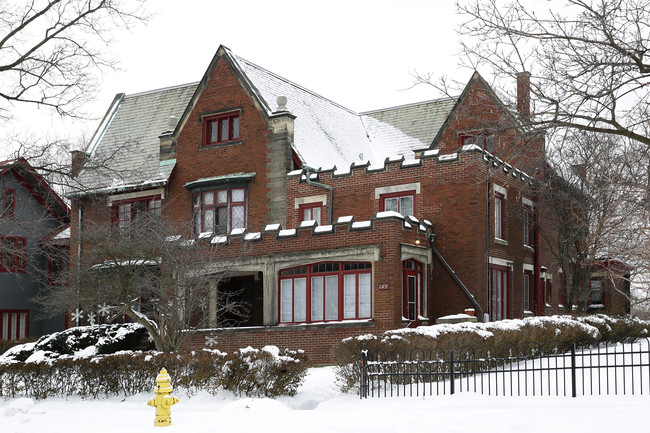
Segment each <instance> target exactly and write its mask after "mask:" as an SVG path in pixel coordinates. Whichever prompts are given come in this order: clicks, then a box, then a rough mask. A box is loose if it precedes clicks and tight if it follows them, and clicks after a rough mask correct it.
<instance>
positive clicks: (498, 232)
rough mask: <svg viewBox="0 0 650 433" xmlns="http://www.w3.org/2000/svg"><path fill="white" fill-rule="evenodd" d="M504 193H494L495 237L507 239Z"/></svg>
mask: <svg viewBox="0 0 650 433" xmlns="http://www.w3.org/2000/svg"><path fill="white" fill-rule="evenodd" d="M504 201H505V200H504V195H503V194H501V193H498V192H495V193H494V237H495V238H498V239H505V215H504V213H503V211H504V209H505V206H504Z"/></svg>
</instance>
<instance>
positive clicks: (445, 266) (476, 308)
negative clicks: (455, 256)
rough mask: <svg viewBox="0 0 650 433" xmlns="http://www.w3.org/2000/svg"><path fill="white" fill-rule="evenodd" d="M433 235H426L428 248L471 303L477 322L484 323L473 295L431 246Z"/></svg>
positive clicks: (438, 252)
mask: <svg viewBox="0 0 650 433" xmlns="http://www.w3.org/2000/svg"><path fill="white" fill-rule="evenodd" d="M434 237H435V235H434V234H433V233H429V234H427V239H428V240H429V246H430V247H431V251H432V252H433V255H435V256H436V257H437V258H438V260H439V261H440V263H442V266H443V267H444V268H445V269H446V270H447V272H448V273H449V275H451V278H452V279H453V280H454V281H455V282H456V285H458V287H459V288H460V290H461V291H462V292H463V293H464V294H465V296H466V297H467V299H469V301H470V302H471V303H472V305H473V306H474V309H475V310H476V317H477V318H478V319H479V322H483V321H484V317H483V309H482V308H481V306H480V305H479V303H478V301H477V300H476V298H474V295H472V294H471V293H470V291H469V289H468V288H467V287H466V286H465V284H463V282H462V281H461V280H460V278H459V277H458V274H456V272H455V271H454V270H453V269H452V268H451V266H449V263H447V261H446V260H445V258H444V257H442V254H440V251H438V249H437V248H436V247H435V246H434V245H433V238H434Z"/></svg>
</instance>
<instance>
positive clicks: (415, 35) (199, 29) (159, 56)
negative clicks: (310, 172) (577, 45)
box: [0, 0, 471, 138]
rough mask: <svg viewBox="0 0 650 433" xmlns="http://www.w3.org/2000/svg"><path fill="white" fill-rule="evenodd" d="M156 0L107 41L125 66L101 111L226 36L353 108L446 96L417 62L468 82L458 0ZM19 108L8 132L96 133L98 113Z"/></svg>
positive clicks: (160, 81) (176, 70)
mask: <svg viewBox="0 0 650 433" xmlns="http://www.w3.org/2000/svg"><path fill="white" fill-rule="evenodd" d="M148 8H149V10H150V11H151V12H152V13H154V16H153V17H152V18H151V20H150V21H149V23H148V24H146V25H144V26H138V27H136V28H134V29H132V30H131V31H130V32H119V33H117V34H116V35H115V37H114V42H113V43H111V45H110V47H109V48H110V50H111V52H112V53H113V55H114V56H115V58H117V59H118V60H119V61H120V68H121V70H119V71H115V72H113V71H108V72H105V73H104V75H103V78H102V82H103V85H102V90H101V93H100V94H98V95H97V101H96V102H95V103H94V104H92V105H89V106H88V107H87V111H88V112H89V113H90V114H91V115H92V116H93V117H95V118H100V117H101V116H102V115H103V114H104V112H105V111H106V109H107V108H108V106H109V104H110V102H111V101H112V99H113V96H114V95H115V94H116V93H120V92H125V93H127V94H130V93H137V92H142V91H147V90H152V89H157V88H161V87H166V86H172V85H177V84H183V83H188V82H193V81H198V80H200V79H201V77H202V75H203V73H204V72H205V69H206V68H207V66H208V64H209V62H210V60H211V59H212V56H213V55H214V53H215V52H216V50H217V48H218V47H219V45H220V44H223V45H225V46H227V47H228V48H230V49H231V50H232V51H233V52H235V53H236V54H237V55H239V56H241V57H244V58H245V59H247V60H250V61H252V62H254V63H256V64H258V65H260V66H262V67H264V68H266V69H268V70H270V71H272V72H275V73H277V74H279V75H281V76H283V77H285V78H287V79H289V80H291V81H294V82H296V83H298V84H300V85H302V86H304V87H306V88H308V89H310V90H312V91H314V92H316V93H318V94H321V95H322V96H325V97H327V98H329V99H331V100H333V101H335V102H337V103H339V104H341V105H343V106H345V107H347V108H350V109H352V110H355V111H366V110H371V109H378V108H385V107H390V106H395V105H401V104H406V103H411V102H418V101H423V100H428V99H434V98H436V97H438V96H439V95H437V94H436V93H435V92H434V91H433V89H432V88H430V87H429V86H418V87H416V88H414V89H409V87H411V85H412V81H413V79H412V77H411V73H412V72H413V71H416V70H417V71H418V72H421V73H428V72H433V73H435V74H436V75H440V74H449V75H454V76H455V77H456V78H458V79H459V80H460V81H466V80H468V79H469V77H470V75H471V71H469V70H461V71H460V72H459V71H458V70H457V69H456V64H457V62H458V57H457V56H456V53H457V52H458V48H459V46H458V37H457V35H456V32H455V30H456V25H457V22H458V21H459V17H457V16H456V14H455V8H454V2H453V0H437V1H432V0H404V1H399V2H396V1H394V0H388V1H386V0H372V1H366V0H360V1H359V0H355V1H351V0H347V1H342V0H330V1H328V2H319V3H316V2H311V1H304V0H303V1H300V0H297V1H296V0H286V1H282V2H270V1H268V0H239V1H234V2H221V1H219V2H216V1H214V2H213V1H210V2H208V1H204V0H183V1H178V0H176V1H171V0H150V1H149V3H148ZM35 112H36V113H38V115H37V116H36V117H35V114H34V113H35ZM14 113H15V115H16V119H15V121H14V122H13V123H12V124H11V125H4V126H0V135H4V134H3V133H7V132H11V131H14V132H23V133H24V132H31V133H33V134H35V135H37V136H43V135H44V134H48V133H51V131H56V132H57V133H58V134H59V135H63V136H68V137H76V136H80V135H82V134H83V135H85V136H86V137H87V138H90V135H91V134H92V132H93V131H94V129H95V128H96V127H97V124H98V122H99V121H98V120H97V119H95V120H91V121H87V122H71V121H69V120H62V119H61V118H60V117H58V116H49V113H48V112H47V110H44V109H40V110H35V109H33V108H31V109H29V110H28V109H25V108H24V107H16V110H15V111H14ZM27 119H31V120H32V121H31V122H27V121H26V120H27ZM33 119H38V121H37V122H33ZM35 123H37V125H35Z"/></svg>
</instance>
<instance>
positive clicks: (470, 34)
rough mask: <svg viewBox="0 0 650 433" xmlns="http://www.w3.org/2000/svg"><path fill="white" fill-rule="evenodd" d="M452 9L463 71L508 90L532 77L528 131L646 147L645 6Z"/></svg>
mask: <svg viewBox="0 0 650 433" xmlns="http://www.w3.org/2000/svg"><path fill="white" fill-rule="evenodd" d="M457 8H458V11H459V12H460V13H461V14H462V15H463V16H465V17H466V21H465V22H464V23H463V25H462V26H461V27H460V35H461V40H462V54H463V61H464V63H465V64H466V65H468V66H470V67H472V68H474V69H476V68H479V69H489V70H490V72H492V73H493V74H494V77H495V79H496V80H497V81H498V80H500V79H502V78H507V79H508V82H509V83H511V82H513V81H514V77H515V76H516V74H517V73H518V72H523V71H527V72H530V73H531V92H532V96H531V101H532V102H533V109H532V111H531V122H532V124H533V125H534V126H538V127H545V128H550V129H555V128H562V129H566V128H571V129H576V130H581V131H590V132H596V133H604V134H610V135H614V136H618V137H625V138H628V139H632V140H635V141H637V142H639V143H643V144H645V145H646V146H648V145H650V134H649V130H648V128H650V123H649V122H648V120H650V111H649V108H650V105H649V104H650V61H649V59H648V52H649V50H650V1H649V0H598V1H591V0H566V1H563V2H560V1H555V2H552V3H549V2H523V1H520V0H514V1H510V2H509V3H507V4H506V3H504V2H503V1H500V0H470V1H458V2H457ZM421 78H422V77H421ZM424 78H428V77H424ZM510 99H511V100H514V97H513V98H510Z"/></svg>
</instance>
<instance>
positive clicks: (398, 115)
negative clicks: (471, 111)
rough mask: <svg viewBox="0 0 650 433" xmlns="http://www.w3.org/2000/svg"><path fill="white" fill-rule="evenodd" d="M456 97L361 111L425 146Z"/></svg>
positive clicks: (452, 106) (429, 141)
mask: <svg viewBox="0 0 650 433" xmlns="http://www.w3.org/2000/svg"><path fill="white" fill-rule="evenodd" d="M456 101H457V98H444V99H437V100H434V101H426V102H419V103H416V104H408V105H402V106H399V107H392V108H385V109H382V110H373V111H367V112H365V113H361V114H362V115H364V116H367V117H372V118H374V119H376V120H377V121H379V122H382V123H386V124H388V125H391V126H393V127H395V128H397V129H399V130H400V131H402V132H403V133H405V134H407V135H409V136H411V137H414V138H417V139H418V140H420V141H421V142H422V143H424V144H425V145H426V146H427V147H428V146H429V145H430V144H431V143H432V142H433V139H434V138H435V137H436V134H437V133H438V131H439V130H440V128H441V127H442V125H443V123H444V122H445V119H447V116H448V115H449V112H450V111H451V109H452V108H454V104H455V103H456Z"/></svg>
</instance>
